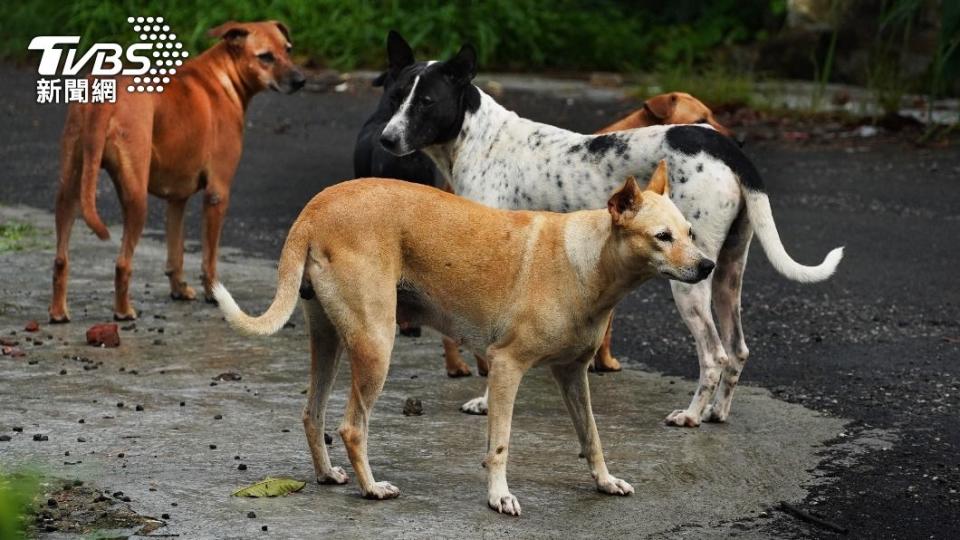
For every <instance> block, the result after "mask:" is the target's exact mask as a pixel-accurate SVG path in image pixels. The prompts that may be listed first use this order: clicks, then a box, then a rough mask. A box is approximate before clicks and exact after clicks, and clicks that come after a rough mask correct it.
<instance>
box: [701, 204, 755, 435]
mask: <svg viewBox="0 0 960 540" xmlns="http://www.w3.org/2000/svg"><path fill="white" fill-rule="evenodd" d="M737 221H738V222H739V221H740V220H739V219H738V220H737ZM738 228H739V229H745V230H744V232H743V233H742V234H740V235H735V234H734V231H735V230H736V229H738ZM752 236H753V235H752V231H751V229H750V226H749V224H746V227H737V224H734V226H733V227H732V228H731V236H730V238H729V240H728V242H727V244H726V245H724V247H723V250H721V251H720V256H719V257H718V258H717V267H716V269H715V270H714V271H713V305H714V308H715V309H716V313H717V324H718V325H719V326H720V336H721V339H722V340H723V348H724V349H725V350H726V351H727V353H728V354H729V358H730V361H729V362H728V363H727V364H726V366H724V368H723V376H722V377H721V379H720V387H719V388H718V389H717V395H716V399H715V400H714V402H713V404H712V405H710V406H709V407H707V410H706V411H704V415H703V419H704V421H707V422H726V421H727V417H728V416H729V415H730V404H731V403H732V401H733V391H734V390H735V389H736V387H737V382H738V381H739V380H740V373H741V372H743V366H744V364H746V363H747V357H748V356H749V354H750V350H749V349H747V343H746V341H745V340H744V336H743V324H742V323H741V321H740V292H741V290H742V288H743V272H744V270H745V269H746V265H747V252H748V251H749V248H750V239H751V237H752Z"/></svg>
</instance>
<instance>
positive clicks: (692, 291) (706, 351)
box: [666, 276, 727, 427]
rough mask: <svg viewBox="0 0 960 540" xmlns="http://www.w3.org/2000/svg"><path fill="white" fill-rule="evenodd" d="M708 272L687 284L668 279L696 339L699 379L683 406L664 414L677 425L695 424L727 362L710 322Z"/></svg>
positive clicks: (711, 315)
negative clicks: (686, 405) (693, 282)
mask: <svg viewBox="0 0 960 540" xmlns="http://www.w3.org/2000/svg"><path fill="white" fill-rule="evenodd" d="M712 280H713V278H712V276H711V277H708V278H707V279H705V280H703V281H701V282H699V283H695V284H693V285H689V284H686V283H681V282H679V281H671V282H670V286H671V288H672V289H673V299H674V301H675V302H676V304H677V309H679V310H680V316H681V317H682V318H683V321H684V322H685V323H687V328H689V329H690V333H692V334H693V338H694V339H695V340H696V342H697V356H698V358H699V360H700V380H699V383H698V385H697V390H696V392H694V394H693V399H692V400H690V405H689V406H688V407H687V408H686V409H678V410H675V411H673V412H672V413H670V414H669V415H667V419H666V423H667V425H670V426H677V427H697V426H699V425H700V420H701V417H702V415H703V411H704V409H705V408H706V407H707V404H708V403H710V402H711V401H712V399H713V394H714V392H715V391H716V390H717V385H718V384H719V383H720V373H721V370H722V369H723V366H724V365H726V363H727V355H726V352H725V351H724V349H723V346H722V345H721V343H720V336H719V335H718V334H717V327H716V326H715V325H714V323H713V314H712V313H711V311H710V297H711V294H710V292H711V291H710V289H711V285H710V284H711V281H712Z"/></svg>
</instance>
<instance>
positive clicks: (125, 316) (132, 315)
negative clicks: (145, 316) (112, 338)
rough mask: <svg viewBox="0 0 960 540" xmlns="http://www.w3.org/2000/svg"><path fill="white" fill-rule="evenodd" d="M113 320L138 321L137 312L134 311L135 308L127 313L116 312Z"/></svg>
mask: <svg viewBox="0 0 960 540" xmlns="http://www.w3.org/2000/svg"><path fill="white" fill-rule="evenodd" d="M113 320H115V321H117V322H124V321H135V320H137V312H136V311H134V309H133V308H130V311H127V312H126V313H117V312H116V311H114V312H113Z"/></svg>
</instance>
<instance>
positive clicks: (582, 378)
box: [550, 361, 633, 495]
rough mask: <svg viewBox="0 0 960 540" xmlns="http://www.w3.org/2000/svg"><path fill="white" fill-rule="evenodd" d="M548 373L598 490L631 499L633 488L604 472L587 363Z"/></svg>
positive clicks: (605, 468) (554, 368) (558, 368)
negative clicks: (555, 383)
mask: <svg viewBox="0 0 960 540" xmlns="http://www.w3.org/2000/svg"><path fill="white" fill-rule="evenodd" d="M550 371H551V372H552V373H553V378H554V379H555V380H556V381H557V385H558V386H559V387H560V395H561V396H562V397H563V401H564V403H566V405H567V411H569V413H570V419H571V420H573V427H574V428H575V429H576V431H577V438H578V439H579V440H580V451H581V453H582V454H583V455H584V457H586V458H587V464H588V465H589V466H590V475H591V476H593V479H594V480H595V481H596V482H597V490H598V491H600V492H601V493H609V494H611V495H630V494H631V493H633V486H631V485H630V484H628V483H627V482H625V481H623V480H621V479H619V478H617V477H615V476H613V475H611V474H610V472H609V471H607V465H606V462H604V459H603V448H601V446H600V434H599V433H598V432H597V423H596V421H595V420H594V418H593V407H592V406H591V404H590V387H589V385H588V382H587V362H586V361H583V362H576V363H574V364H566V365H557V366H552V367H551V368H550Z"/></svg>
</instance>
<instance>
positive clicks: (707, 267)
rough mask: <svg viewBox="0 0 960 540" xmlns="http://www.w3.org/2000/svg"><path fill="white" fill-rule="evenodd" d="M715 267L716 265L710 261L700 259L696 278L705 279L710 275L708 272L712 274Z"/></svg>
mask: <svg viewBox="0 0 960 540" xmlns="http://www.w3.org/2000/svg"><path fill="white" fill-rule="evenodd" d="M715 266H716V264H714V263H713V261H711V260H710V259H700V262H698V263H697V277H698V278H700V279H706V278H707V276H709V275H710V272H713V268H714V267H715Z"/></svg>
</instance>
